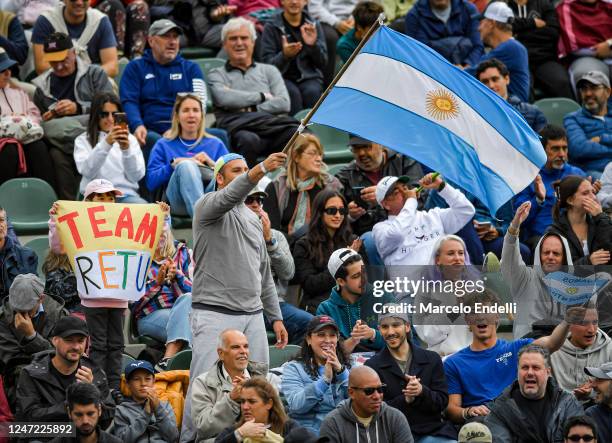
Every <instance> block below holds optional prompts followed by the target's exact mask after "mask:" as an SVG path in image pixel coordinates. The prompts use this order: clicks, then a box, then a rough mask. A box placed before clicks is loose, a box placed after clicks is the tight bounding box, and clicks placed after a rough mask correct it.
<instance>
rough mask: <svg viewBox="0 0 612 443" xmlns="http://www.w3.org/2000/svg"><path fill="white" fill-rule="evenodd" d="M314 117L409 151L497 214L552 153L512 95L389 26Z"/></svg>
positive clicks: (357, 59) (367, 47)
mask: <svg viewBox="0 0 612 443" xmlns="http://www.w3.org/2000/svg"><path fill="white" fill-rule="evenodd" d="M311 121H312V122H315V123H319V124H322V125H327V126H331V127H334V128H337V129H341V130H343V131H347V132H352V133H355V134H357V135H359V136H361V137H364V138H366V139H368V140H372V141H374V142H377V143H380V144H382V145H383V146H387V147H389V148H391V149H393V150H395V151H398V152H401V153H403V154H406V155H409V156H410V157H412V158H414V159H416V160H418V161H419V162H421V163H423V164H424V165H427V166H428V167H430V168H431V169H433V170H435V171H438V172H440V173H441V174H443V175H444V176H445V177H446V178H448V179H449V180H452V181H453V182H455V183H457V184H458V185H459V186H461V187H462V188H464V189H466V190H467V191H469V192H471V193H472V194H474V195H475V196H476V197H477V198H478V199H479V200H480V201H481V202H482V203H483V204H485V205H486V206H487V207H488V208H489V210H490V211H491V213H492V214H493V215H494V214H495V213H496V212H497V210H498V209H499V207H500V206H502V205H503V204H504V203H506V202H507V201H508V200H510V199H511V198H512V197H513V196H514V195H515V194H517V193H518V192H520V191H522V190H523V189H525V188H526V187H527V186H528V185H529V184H530V183H531V182H532V181H533V180H534V178H535V177H536V175H537V174H538V173H539V171H540V168H542V166H543V165H544V163H545V161H546V155H545V153H544V149H543V147H542V144H541V143H540V140H539V137H538V135H537V134H536V133H535V132H534V131H533V130H532V129H531V128H530V127H529V125H528V124H527V122H526V121H525V120H524V119H523V117H522V116H521V115H520V114H519V113H518V112H516V111H515V110H514V108H512V107H511V106H510V105H509V104H508V103H506V101H505V100H504V99H502V98H501V97H500V96H498V95H497V94H496V93H494V92H493V91H491V90H489V89H488V88H487V87H486V86H484V85H483V84H481V83H480V82H479V81H478V80H476V79H475V78H474V77H472V76H471V75H469V74H467V73H465V72H463V71H461V70H460V69H458V68H456V67H455V66H453V65H451V64H450V63H448V62H447V61H446V60H445V59H444V58H443V57H442V56H440V55H439V54H438V53H436V52H435V51H434V50H433V49H430V48H428V47H427V46H425V45H423V44H422V43H420V42H418V41H416V40H414V39H412V38H410V37H407V36H405V35H403V34H400V33H398V32H395V31H393V30H391V29H389V28H387V27H386V26H382V27H381V28H380V29H378V30H377V31H376V32H375V33H374V35H373V36H372V37H371V38H370V40H369V41H368V42H367V43H366V44H365V46H364V47H363V49H362V50H361V52H360V53H359V54H358V55H357V57H355V59H354V60H353V62H352V63H351V65H350V66H349V67H348V68H347V70H346V71H345V72H344V74H343V75H342V77H341V78H340V80H339V81H338V83H336V85H335V86H334V87H333V89H332V90H331V91H330V93H329V95H328V96H327V97H326V99H325V100H324V101H323V103H322V104H321V106H320V107H319V108H318V109H317V111H316V112H315V113H314V115H313V116H312V118H311Z"/></svg>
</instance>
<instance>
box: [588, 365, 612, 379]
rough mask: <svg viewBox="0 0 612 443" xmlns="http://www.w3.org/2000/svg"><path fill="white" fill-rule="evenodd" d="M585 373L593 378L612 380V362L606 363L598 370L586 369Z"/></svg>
mask: <svg viewBox="0 0 612 443" xmlns="http://www.w3.org/2000/svg"><path fill="white" fill-rule="evenodd" d="M584 372H585V373H586V374H587V375H590V376H591V377H595V378H599V379H601V380H612V361H609V362H607V363H604V364H602V365H601V366H600V367H598V368H593V367H586V368H584Z"/></svg>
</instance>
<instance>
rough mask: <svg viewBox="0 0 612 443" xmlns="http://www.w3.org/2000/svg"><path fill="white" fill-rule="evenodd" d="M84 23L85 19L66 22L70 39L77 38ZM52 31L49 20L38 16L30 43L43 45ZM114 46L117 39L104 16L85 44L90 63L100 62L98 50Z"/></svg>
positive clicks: (81, 32) (83, 28)
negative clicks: (76, 22) (72, 23)
mask: <svg viewBox="0 0 612 443" xmlns="http://www.w3.org/2000/svg"><path fill="white" fill-rule="evenodd" d="M64 22H65V20H64ZM86 25H87V20H84V21H83V23H80V24H78V25H71V24H70V23H66V28H68V35H69V36H70V38H71V39H72V40H77V39H78V38H79V37H80V36H81V34H83V31H84V30H85V26H86ZM53 32H55V29H54V28H53V26H51V23H49V20H47V19H46V18H45V17H43V16H40V17H38V20H36V24H35V25H34V29H33V30H32V43H36V44H39V45H44V44H45V39H46V38H47V37H48V36H49V35H50V34H52V33H53ZM115 47H117V40H116V39H115V33H114V31H113V27H112V26H111V22H110V20H109V19H108V17H104V18H102V20H101V21H100V24H99V25H98V29H97V31H96V32H95V33H94V35H93V36H92V37H91V40H89V43H88V44H87V53H88V54H89V58H90V59H91V62H92V63H94V64H100V61H101V60H100V50H101V49H106V48H115Z"/></svg>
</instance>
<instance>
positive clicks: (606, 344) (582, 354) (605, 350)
mask: <svg viewBox="0 0 612 443" xmlns="http://www.w3.org/2000/svg"><path fill="white" fill-rule="evenodd" d="M609 361H612V339H610V337H608V336H607V335H606V333H605V332H604V331H602V330H601V329H598V330H597V336H596V337H595V341H594V342H593V344H592V345H591V346H589V347H587V348H585V349H581V348H577V347H576V346H574V345H573V344H572V342H570V340H569V338H567V339H566V340H565V343H563V346H561V349H559V350H558V351H557V352H553V353H552V354H551V355H550V365H551V366H552V370H553V375H554V376H555V378H556V379H557V383H559V386H561V387H562V388H563V389H565V390H566V391H570V392H571V391H573V390H574V389H576V388H577V387H578V386H580V385H583V384H584V383H586V382H587V380H588V377H587V375H586V374H585V373H584V368H586V367H587V366H591V367H599V366H600V365H602V364H603V363H607V362H609Z"/></svg>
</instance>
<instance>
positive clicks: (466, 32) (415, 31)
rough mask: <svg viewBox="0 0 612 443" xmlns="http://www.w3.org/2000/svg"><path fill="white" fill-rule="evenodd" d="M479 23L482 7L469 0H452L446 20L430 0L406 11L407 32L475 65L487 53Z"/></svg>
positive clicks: (448, 56)
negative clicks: (439, 15) (433, 10)
mask: <svg viewBox="0 0 612 443" xmlns="http://www.w3.org/2000/svg"><path fill="white" fill-rule="evenodd" d="M478 24H479V20H478V10H477V9H476V6H474V5H473V4H472V3H470V2H469V1H467V0H451V15H450V17H449V19H448V21H447V22H446V23H444V22H442V21H441V20H440V19H439V18H438V17H436V16H435V15H434V14H433V12H432V11H431V6H430V5H429V0H419V1H418V3H417V4H416V5H414V7H413V8H412V9H411V10H410V12H408V14H407V15H406V34H407V35H408V36H410V37H412V38H414V39H416V40H418V41H420V42H421V43H424V44H426V45H427V46H429V47H431V48H433V49H435V50H436V51H438V52H439V53H440V54H441V55H443V56H444V57H445V58H446V59H447V60H448V61H450V62H451V63H454V64H461V65H475V64H477V63H478V60H480V57H481V56H482V54H483V53H484V46H483V44H482V40H480V33H479V32H478Z"/></svg>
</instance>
